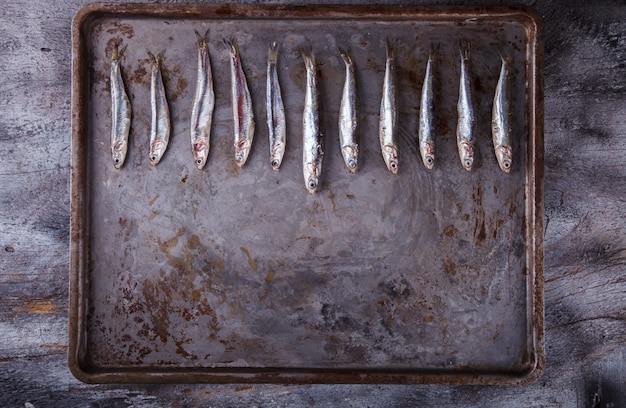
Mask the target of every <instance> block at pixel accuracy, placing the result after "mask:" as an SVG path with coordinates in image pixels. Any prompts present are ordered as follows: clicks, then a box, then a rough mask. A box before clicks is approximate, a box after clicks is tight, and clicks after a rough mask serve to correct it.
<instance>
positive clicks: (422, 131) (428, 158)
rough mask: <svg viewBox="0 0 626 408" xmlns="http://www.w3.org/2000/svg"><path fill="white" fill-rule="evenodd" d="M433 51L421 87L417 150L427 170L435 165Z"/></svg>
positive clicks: (429, 56)
mask: <svg viewBox="0 0 626 408" xmlns="http://www.w3.org/2000/svg"><path fill="white" fill-rule="evenodd" d="M434 54H435V50H434V48H433V47H431V49H430V53H429V55H428V62H427V63H426V74H425V75H424V85H422V98H421V101H420V119H419V131H418V135H419V148H420V154H421V156H422V162H424V166H426V168H427V169H428V170H431V169H432V168H433V166H434V165H435V123H434V116H433V115H434V113H433V65H434V60H435V55H434Z"/></svg>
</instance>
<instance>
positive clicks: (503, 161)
mask: <svg viewBox="0 0 626 408" xmlns="http://www.w3.org/2000/svg"><path fill="white" fill-rule="evenodd" d="M496 158H497V159H498V165H499V166H500V169H502V171H503V172H505V173H509V172H510V171H511V163H512V162H513V149H512V148H511V146H509V145H500V146H498V147H497V148H496Z"/></svg>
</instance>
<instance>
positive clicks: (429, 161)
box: [426, 157, 434, 164]
mask: <svg viewBox="0 0 626 408" xmlns="http://www.w3.org/2000/svg"><path fill="white" fill-rule="evenodd" d="M433 162H434V160H433V158H432V157H427V158H426V163H428V164H432V163H433Z"/></svg>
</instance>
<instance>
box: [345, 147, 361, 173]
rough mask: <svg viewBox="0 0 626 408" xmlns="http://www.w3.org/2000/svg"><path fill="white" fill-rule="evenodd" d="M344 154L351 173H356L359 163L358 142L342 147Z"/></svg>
mask: <svg viewBox="0 0 626 408" xmlns="http://www.w3.org/2000/svg"><path fill="white" fill-rule="evenodd" d="M341 153H342V154H343V161H344V162H345V163H346V166H347V167H348V170H350V173H354V172H355V171H356V169H357V166H358V164H359V146H358V145H357V144H356V143H352V144H350V145H347V146H343V147H342V148H341Z"/></svg>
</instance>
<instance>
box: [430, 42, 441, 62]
mask: <svg viewBox="0 0 626 408" xmlns="http://www.w3.org/2000/svg"><path fill="white" fill-rule="evenodd" d="M440 50H441V43H439V42H436V43H430V49H429V51H428V58H430V59H432V60H436V59H437V57H438V56H439V51H440Z"/></svg>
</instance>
